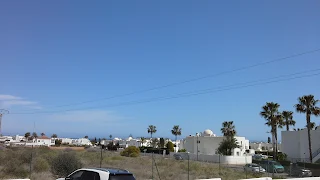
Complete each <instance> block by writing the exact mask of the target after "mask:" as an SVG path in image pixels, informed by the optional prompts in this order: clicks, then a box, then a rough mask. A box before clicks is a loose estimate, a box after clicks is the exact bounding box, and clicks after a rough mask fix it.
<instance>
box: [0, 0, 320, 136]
mask: <svg viewBox="0 0 320 180" xmlns="http://www.w3.org/2000/svg"><path fill="white" fill-rule="evenodd" d="M319 6H320V2H319V1H315V0H314V1H308V2H305V1H259V2H258V1H241V2H240V1H220V2H218V1H185V0H184V1H161V2H160V1H158V2H157V1H144V0H142V1H95V2H88V1H52V2H43V1H33V0H32V1H20V2H17V1H2V2H0V24H1V26H0V62H1V70H0V81H1V86H0V107H1V108H6V109H9V110H10V112H11V113H12V114H9V115H6V116H5V117H4V118H3V132H4V134H15V133H20V134H22V133H24V132H26V131H33V126H34V125H33V124H34V122H35V124H36V131H37V132H38V133H40V132H45V133H47V134H49V135H50V134H52V133H57V134H58V135H59V136H76V137H77V136H84V135H89V136H90V137H94V136H96V137H107V136H109V134H112V135H113V136H120V137H126V136H128V135H129V134H132V135H133V136H148V134H147V131H146V128H147V126H148V125H150V124H153V125H156V126H157V129H158V132H157V133H156V135H157V136H164V137H172V136H171V134H170V129H171V128H172V126H173V125H175V124H178V125H180V126H181V127H182V129H183V133H182V137H184V136H187V135H189V134H194V133H196V132H199V131H203V130H205V129H207V128H209V129H212V130H213V131H214V132H215V133H216V134H220V132H219V130H220V128H221V124H222V122H223V121H229V120H233V121H234V122H235V125H236V129H237V131H238V135H241V136H246V137H248V138H249V139H250V140H266V139H267V136H268V134H266V132H267V131H268V130H269V128H268V127H266V126H265V125H264V122H265V121H264V120H263V119H262V118H261V117H260V116H259V111H260V109H261V106H263V105H264V104H265V103H266V102H267V101H274V102H278V103H279V104H280V105H281V110H294V109H293V105H294V104H295V103H296V102H297V98H298V97H299V96H301V95H305V94H314V95H315V96H316V98H318V99H320V91H319V89H320V85H319V76H314V77H309V78H303V79H295V80H292V81H284V82H279V83H272V84H266V85H261V86H254V87H248V88H241V89H233V90H228V91H221V92H215V93H210V94H205V95H201V96H192V97H185V98H177V99H171V100H166V101H156V102H150V103H141V104H133V105H126V106H108V105H111V104H118V103H123V102H129V101H140V100H143V99H148V98H154V97H159V96H170V95H175V94H179V93H184V92H188V91H193V90H201V89H207V88H214V87H219V86H226V85H232V84H236V83H241V82H247V81H253V80H258V79H264V78H271V77H274V76H279V75H285V74H291V73H295V72H299V71H307V70H312V69H316V68H320V52H317V53H312V54H307V55H304V56H300V57H296V58H291V59H287V60H284V61H280V62H277V63H271V64H267V65H263V66H258V67H255V68H251V69H246V70H243V71H237V72H234V73H228V74H224V75H221V76H217V77H212V78H207V79H203V80H199V81H194V82H191V83H185V84H181V85H177V86H172V87H168V88H164V89H159V90H154V91H149V92H145V93H136V94H132V95H130V96H123V97H118V98H113V99H106V100H101V101H95V102H91V103H85V104H81V105H76V106H65V107H57V106H61V105H68V104H73V103H78V102H83V101H88V100H94V99H100V98H105V97H110V96H114V95H119V94H120V95H121V94H126V93H130V92H135V91H139V90H144V89H148V88H152V87H157V86H162V85H166V84H170V83H175V82H181V81H184V80H188V79H192V78H196V77H201V76H205V75H209V74H215V73H219V72H224V71H229V70H232V69H236V68H239V67H243V66H249V65H252V64H256V63H261V62H265V61H269V60H272V59H276V58H280V57H285V56H288V55H292V54H297V53H301V52H305V51H309V50H314V49H318V48H320V36H319V32H320V21H319V17H320V11H319V8H318V7H319ZM92 106H95V107H97V108H90V109H88V107H92ZM86 108H87V109H86ZM68 109H79V110H77V111H67V112H66V111H64V110H68ZM47 111H56V112H55V113H47V114H41V113H35V114H20V115H15V114H13V113H20V112H47ZM294 117H295V119H296V120H297V127H300V128H301V127H303V126H304V125H305V119H304V116H303V115H299V114H295V116H294ZM312 120H313V121H315V122H316V123H317V124H319V120H320V119H319V118H315V117H313V118H312Z"/></svg>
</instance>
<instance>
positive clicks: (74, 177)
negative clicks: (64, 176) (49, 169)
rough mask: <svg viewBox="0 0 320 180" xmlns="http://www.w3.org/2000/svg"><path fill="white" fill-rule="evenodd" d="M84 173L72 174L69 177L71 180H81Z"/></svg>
mask: <svg viewBox="0 0 320 180" xmlns="http://www.w3.org/2000/svg"><path fill="white" fill-rule="evenodd" d="M83 172H84V171H77V172H74V173H73V174H71V175H70V176H68V178H70V179H72V180H80V179H81V176H82V174H83Z"/></svg>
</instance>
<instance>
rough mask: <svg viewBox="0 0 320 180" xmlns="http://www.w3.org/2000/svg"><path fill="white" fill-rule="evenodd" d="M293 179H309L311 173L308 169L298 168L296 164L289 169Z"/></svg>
mask: <svg viewBox="0 0 320 180" xmlns="http://www.w3.org/2000/svg"><path fill="white" fill-rule="evenodd" d="M290 174H291V175H292V176H294V177H311V176H312V172H311V171H310V169H306V168H302V167H299V166H298V165H297V164H295V165H293V166H292V167H291V173H290Z"/></svg>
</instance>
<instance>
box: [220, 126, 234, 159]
mask: <svg viewBox="0 0 320 180" xmlns="http://www.w3.org/2000/svg"><path fill="white" fill-rule="evenodd" d="M235 128H236V127H235V125H234V124H233V121H225V122H223V123H222V128H221V133H222V134H223V136H224V137H225V138H224V139H223V140H222V141H221V143H220V144H219V147H218V149H217V152H218V153H219V154H223V155H231V153H232V150H233V149H235V148H238V147H239V146H238V144H237V140H236V139H235V138H234V136H235V135H236V134H237V132H236V129H235Z"/></svg>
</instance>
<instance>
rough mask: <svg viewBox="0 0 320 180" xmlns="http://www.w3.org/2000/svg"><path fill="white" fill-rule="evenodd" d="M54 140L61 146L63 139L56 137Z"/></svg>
mask: <svg viewBox="0 0 320 180" xmlns="http://www.w3.org/2000/svg"><path fill="white" fill-rule="evenodd" d="M54 142H55V145H56V146H60V145H61V144H62V140H61V139H56V140H55V141H54Z"/></svg>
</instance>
